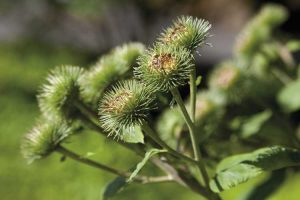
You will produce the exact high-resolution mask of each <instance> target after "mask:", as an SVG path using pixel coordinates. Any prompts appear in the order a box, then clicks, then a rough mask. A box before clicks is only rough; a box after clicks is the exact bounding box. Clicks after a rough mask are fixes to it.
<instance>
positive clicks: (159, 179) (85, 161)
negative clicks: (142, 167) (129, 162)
mask: <svg viewBox="0 0 300 200" xmlns="http://www.w3.org/2000/svg"><path fill="white" fill-rule="evenodd" d="M55 150H56V151H57V152H59V153H61V154H62V155H64V156H66V157H69V158H71V159H73V160H76V161H78V162H81V163H83V164H86V165H89V166H91V167H95V168H98V169H101V170H104V171H106V172H109V173H111V174H114V175H118V176H122V177H124V178H129V176H130V174H131V173H129V172H124V171H120V170H118V169H115V168H112V167H109V166H107V165H104V164H101V163H99V162H95V161H93V160H90V159H88V158H85V157H82V156H79V155H78V154H76V153H74V152H72V151H70V150H68V149H66V148H65V147H62V146H58V147H57V148H56V149H55ZM133 180H134V181H136V182H139V183H142V184H146V183H158V182H170V181H173V178H172V177H171V176H156V177H148V176H136V177H135V178H134V179H133Z"/></svg>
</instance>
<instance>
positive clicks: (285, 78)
mask: <svg viewBox="0 0 300 200" xmlns="http://www.w3.org/2000/svg"><path fill="white" fill-rule="evenodd" d="M271 73H272V74H273V76H274V77H275V78H277V79H278V80H279V81H280V82H281V83H282V84H283V85H286V84H288V83H290V82H291V81H293V79H292V78H291V77H289V76H288V75H287V74H286V73H284V72H282V71H281V70H279V69H276V68H273V69H271Z"/></svg>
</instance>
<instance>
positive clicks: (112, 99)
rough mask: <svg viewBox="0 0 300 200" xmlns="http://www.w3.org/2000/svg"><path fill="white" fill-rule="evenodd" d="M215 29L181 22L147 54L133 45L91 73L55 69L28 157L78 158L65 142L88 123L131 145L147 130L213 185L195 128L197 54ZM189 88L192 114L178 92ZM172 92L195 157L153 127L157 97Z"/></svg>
mask: <svg viewBox="0 0 300 200" xmlns="http://www.w3.org/2000/svg"><path fill="white" fill-rule="evenodd" d="M210 28H211V25H210V24H209V22H207V21H206V20H203V19H197V18H193V17H184V16H183V17H179V18H178V19H177V20H175V21H174V22H173V24H172V25H171V26H170V27H169V28H167V29H166V30H164V31H163V33H162V34H161V36H159V38H157V41H156V42H155V43H154V44H153V46H151V47H149V48H148V49H146V50H145V48H144V46H143V45H141V44H138V43H130V44H127V45H123V46H122V47H118V48H116V49H114V50H113V51H111V52H110V53H109V54H107V55H104V56H102V58H101V59H100V60H99V61H98V62H96V64H95V65H93V66H92V67H90V68H89V69H87V70H86V69H83V68H81V67H76V66H63V67H58V68H56V69H54V70H53V71H52V72H51V73H50V75H49V76H48V78H47V82H46V84H44V85H43V86H42V88H41V91H40V94H39V95H38V101H39V106H40V110H41V112H42V117H41V119H39V121H38V125H37V126H36V127H35V128H33V129H32V130H31V131H30V132H29V133H28V134H27V135H26V136H25V139H24V142H23V144H22V151H23V154H24V156H25V157H26V158H27V159H28V160H29V161H33V160H34V159H37V158H42V157H44V156H47V155H49V154H50V153H51V152H53V151H55V150H57V151H59V152H60V153H63V154H67V155H69V156H70V157H73V158H75V156H74V155H73V154H72V153H70V152H69V151H68V150H66V149H65V148H64V147H62V145H61V143H62V142H63V141H64V140H65V139H66V138H67V136H69V135H71V133H73V132H76V130H77V129H79V128H80V127H81V126H84V125H86V124H88V125H87V126H88V127H90V128H93V129H96V130H98V131H100V132H102V133H103V134H105V135H108V136H110V135H112V136H113V137H114V138H117V139H118V140H120V141H125V142H128V141H127V140H126V138H128V137H127V136H128V135H135V134H140V132H141V131H142V132H143V133H144V134H145V135H146V137H148V138H149V140H151V141H152V143H156V145H158V146H160V147H161V148H162V149H163V150H164V151H167V152H169V153H170V154H172V155H173V157H177V158H179V159H183V160H186V161H187V162H192V163H194V164H196V165H197V166H198V167H199V169H200V171H201V173H202V175H203V177H204V180H205V184H206V186H208V176H207V173H206V171H205V167H204V165H203V163H202V162H199V160H200V159H201V155H200V151H199V147H198V145H197V137H196V133H195V124H194V121H195V109H196V106H199V105H196V68H195V64H194V51H195V50H196V49H197V48H198V47H200V46H201V45H203V44H204V43H205V40H206V39H207V37H209V32H208V31H209V30H210ZM187 84H190V89H191V96H192V97H191V99H192V100H191V104H192V106H191V111H190V113H189V112H188V111H187V109H186V107H185V105H184V103H183V100H182V98H181V95H180V93H179V90H178V88H179V87H180V86H184V85H187ZM166 92H170V93H171V94H172V95H173V98H174V99H175V100H176V102H177V104H178V105H179V106H180V108H181V112H182V116H183V117H184V119H185V121H186V123H187V124H188V127H189V130H190V136H191V141H192V145H193V150H194V156H195V158H190V157H187V156H185V155H183V154H181V153H180V152H177V151H176V150H173V149H172V148H171V147H170V146H168V145H167V144H166V143H165V142H164V141H163V140H162V139H161V138H160V136H158V134H157V133H156V132H155V130H154V129H153V128H152V127H151V122H150V121H149V117H150V116H151V111H152V110H153V109H155V108H156V103H155V102H156V99H157V94H158V93H159V94H160V95H161V94H164V93H166ZM95 109H98V116H97V114H95ZM60 126H62V127H60ZM138 132H139V133H138ZM76 159H77V160H80V159H79V158H76Z"/></svg>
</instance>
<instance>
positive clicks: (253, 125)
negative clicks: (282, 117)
mask: <svg viewBox="0 0 300 200" xmlns="http://www.w3.org/2000/svg"><path fill="white" fill-rule="evenodd" d="M271 116H272V112H271V111H270V110H265V111H263V112H261V113H257V114H255V115H253V116H251V117H249V118H248V120H247V121H246V122H245V123H243V124H242V128H241V135H242V137H244V138H248V137H250V136H252V135H254V134H256V133H258V132H259V131H260V129H261V128H262V126H263V125H264V124H265V122H266V121H268V119H270V117H271Z"/></svg>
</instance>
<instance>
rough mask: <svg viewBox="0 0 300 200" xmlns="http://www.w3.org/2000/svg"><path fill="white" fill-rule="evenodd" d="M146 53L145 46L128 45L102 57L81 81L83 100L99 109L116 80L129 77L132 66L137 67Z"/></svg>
mask: <svg viewBox="0 0 300 200" xmlns="http://www.w3.org/2000/svg"><path fill="white" fill-rule="evenodd" d="M144 51H145V47H144V45H142V44H140V43H128V44H124V45H122V46H120V47H117V48H115V49H113V50H112V51H111V52H109V53H108V54H106V55H104V56H102V57H101V58H100V59H99V61H98V62H96V63H95V64H94V65H93V66H92V67H91V68H90V69H89V70H87V71H86V73H84V75H83V76H82V77H81V78H80V80H79V81H80V85H81V86H82V91H81V96H82V98H83V100H84V101H85V102H86V103H88V104H91V105H92V106H93V107H97V106H98V102H99V100H100V98H101V97H102V95H103V92H104V91H105V89H106V88H108V87H109V86H110V85H111V84H112V83H114V82H115V81H116V80H118V79H120V78H124V77H125V76H128V73H129V72H131V70H132V66H134V65H136V59H137V57H138V56H139V55H141V54H142V53H143V52H144Z"/></svg>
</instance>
